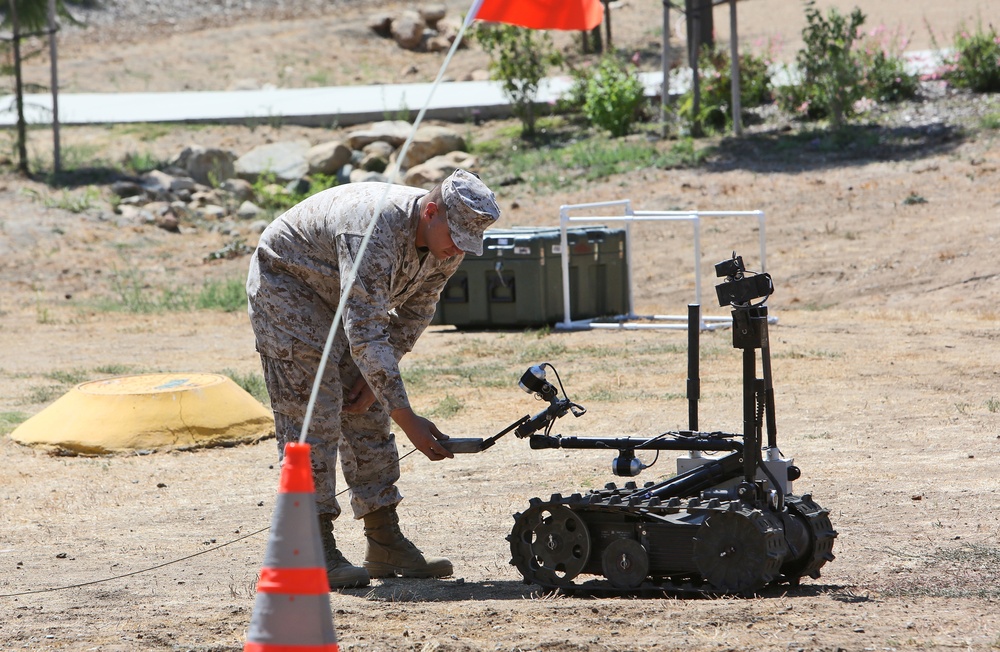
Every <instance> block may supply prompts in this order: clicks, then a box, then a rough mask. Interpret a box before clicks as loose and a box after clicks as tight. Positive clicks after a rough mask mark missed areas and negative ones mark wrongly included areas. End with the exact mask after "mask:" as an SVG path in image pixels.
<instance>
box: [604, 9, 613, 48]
mask: <svg viewBox="0 0 1000 652" xmlns="http://www.w3.org/2000/svg"><path fill="white" fill-rule="evenodd" d="M604 32H605V34H607V39H606V40H607V42H608V52H613V51H614V50H613V48H612V47H611V0H604Z"/></svg>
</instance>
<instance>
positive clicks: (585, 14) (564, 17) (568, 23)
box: [476, 0, 604, 31]
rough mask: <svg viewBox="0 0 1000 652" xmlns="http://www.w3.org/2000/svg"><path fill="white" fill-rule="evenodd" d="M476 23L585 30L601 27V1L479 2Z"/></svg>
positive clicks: (536, 0)
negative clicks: (484, 21)
mask: <svg viewBox="0 0 1000 652" xmlns="http://www.w3.org/2000/svg"><path fill="white" fill-rule="evenodd" d="M476 18H477V19H478V20H486V21H491V22H494V23H508V24H510V25H520V26H521V27H529V28H531V29H564V30H576V31H586V30H590V29H594V28H595V27H597V26H598V25H600V24H601V20H602V19H603V18H604V7H603V6H602V5H601V0H482V4H481V6H480V8H479V11H478V12H476Z"/></svg>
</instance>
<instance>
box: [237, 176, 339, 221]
mask: <svg viewBox="0 0 1000 652" xmlns="http://www.w3.org/2000/svg"><path fill="white" fill-rule="evenodd" d="M306 178H307V180H308V181H309V187H308V189H305V190H304V191H299V190H296V189H294V188H293V189H289V187H288V186H282V185H281V184H279V183H277V180H276V178H275V176H274V174H272V173H270V172H268V173H266V174H262V175H260V176H259V177H257V180H256V181H254V184H253V192H254V197H256V199H257V205H258V206H260V207H261V208H263V209H264V210H266V211H269V212H271V213H278V212H284V211H286V210H288V209H289V208H291V207H292V206H295V205H296V204H298V203H299V202H300V201H302V200H303V199H305V198H307V197H310V196H312V195H315V194H316V193H318V192H321V191H323V190H326V189H327V188H332V187H334V186H336V185H337V177H336V176H330V175H326V174H314V175H310V176H309V177H306Z"/></svg>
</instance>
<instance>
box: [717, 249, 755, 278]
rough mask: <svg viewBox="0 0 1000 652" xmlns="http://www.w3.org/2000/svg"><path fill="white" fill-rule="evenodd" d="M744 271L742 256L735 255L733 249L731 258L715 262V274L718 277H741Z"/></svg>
mask: <svg viewBox="0 0 1000 652" xmlns="http://www.w3.org/2000/svg"><path fill="white" fill-rule="evenodd" d="M746 271H747V268H746V266H744V265H743V256H737V255H736V252H735V251H734V252H733V257H732V258H730V259H728V260H724V261H722V262H721V263H716V264H715V275H716V276H718V277H720V278H721V277H723V276H724V277H726V278H730V279H734V278H741V277H742V276H743V273H744V272H746Z"/></svg>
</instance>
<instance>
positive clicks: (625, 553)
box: [451, 253, 837, 595]
mask: <svg viewBox="0 0 1000 652" xmlns="http://www.w3.org/2000/svg"><path fill="white" fill-rule="evenodd" d="M716 273H717V275H718V276H719V277H725V280H724V281H723V282H721V283H720V284H719V285H718V286H716V292H717V294H718V298H719V303H720V305H722V306H731V307H732V317H733V323H732V330H733V347H734V348H736V349H740V350H742V351H743V402H742V403H743V433H742V434H738V433H726V432H704V431H702V430H700V429H699V426H698V398H699V393H700V388H699V383H700V379H699V374H698V348H699V331H700V308H699V306H696V305H693V306H690V308H689V315H688V318H689V325H688V338H689V341H688V386H687V395H688V401H689V410H688V421H689V424H688V429H687V430H678V431H670V432H665V433H663V434H660V435H657V436H655V437H650V438H635V437H624V438H604V437H563V436H560V435H553V434H552V433H551V430H552V427H553V425H554V423H555V422H556V420H558V419H559V418H561V417H563V416H565V415H567V414H573V415H574V416H582V415H583V414H584V413H585V412H586V410H585V409H584V408H583V407H582V406H580V405H578V404H576V403H573V402H572V401H570V400H569V398H568V397H567V396H566V392H565V390H564V389H563V387H562V382H561V380H560V379H559V376H558V373H557V372H555V369H554V368H553V367H552V366H551V365H549V364H548V363H545V364H542V365H537V366H533V367H531V368H530V369H528V371H526V372H525V373H524V375H523V376H522V378H521V381H520V386H521V388H522V389H524V390H525V391H526V392H528V393H530V394H533V395H535V396H536V397H537V398H539V399H541V400H543V401H545V402H547V403H548V406H547V407H546V408H545V409H544V410H543V411H541V412H539V413H538V414H536V415H534V416H525V417H522V418H521V419H519V420H518V421H516V422H514V423H513V424H511V425H510V426H509V427H508V428H507V429H505V430H504V431H502V432H500V433H498V434H497V435H495V436H494V437H492V438H490V439H486V440H481V439H476V440H453V443H452V444H451V445H452V446H453V447H454V448H453V450H455V451H456V452H475V451H479V450H484V449H486V448H489V447H490V446H492V445H493V443H495V442H496V440H497V439H498V438H499V437H501V436H503V435H505V434H507V433H509V432H511V431H513V432H514V433H515V435H516V436H518V437H521V438H526V439H528V441H529V444H530V446H531V448H532V449H536V450H543V449H591V450H594V449H596V450H607V451H614V452H616V453H617V456H616V457H615V458H614V460H613V462H612V471H613V472H614V474H615V475H616V476H622V477H635V476H637V475H638V474H639V473H640V472H642V470H643V469H645V468H647V466H646V465H645V464H644V463H643V462H642V461H641V460H640V458H639V457H638V456H637V453H651V454H655V455H656V456H657V458H658V456H659V454H660V452H661V451H683V454H682V455H681V456H680V457H679V458H678V459H677V474H676V475H675V476H673V477H671V478H669V479H665V480H660V481H657V482H646V483H645V484H643V485H641V486H640V485H638V484H637V483H636V482H635V481H628V482H625V483H624V485H623V486H617V485H616V484H614V483H611V484H608V485H607V486H606V487H605V488H604V489H601V490H591V491H590V492H589V493H585V494H584V493H574V494H572V495H570V496H563V495H561V494H554V495H552V496H551V497H549V498H547V499H543V498H533V499H532V500H531V501H529V505H528V508H527V509H526V510H525V511H524V512H522V513H518V514H515V515H514V527H513V530H512V531H511V533H510V536H509V537H508V540H509V542H510V551H511V557H512V558H511V564H513V565H514V566H516V567H517V569H518V571H520V573H521V575H522V576H523V577H524V581H525V582H526V583H529V584H536V585H538V586H540V587H542V588H544V589H547V590H559V591H561V592H563V593H588V594H596V595H642V594H660V595H662V594H664V593H674V594H697V595H724V594H743V595H747V594H753V593H755V592H758V591H759V590H761V589H762V588H764V587H765V586H767V585H769V584H774V583H786V584H790V585H792V586H797V585H798V584H799V582H800V580H801V578H803V577H807V576H808V577H810V578H813V579H815V578H818V577H819V575H820V569H821V568H822V567H823V565H824V564H826V563H827V562H828V561H832V560H833V558H834V555H833V542H834V539H835V538H836V536H837V533H836V531H835V530H834V529H833V527H832V525H831V523H830V519H829V516H828V510H826V509H823V508H822V507H820V506H819V505H818V504H817V503H816V502H815V501H814V500H813V499H812V496H811V495H810V494H803V495H796V494H794V493H793V491H792V483H793V481H795V480H797V479H798V478H799V477H800V470H799V468H798V467H796V466H795V465H794V464H793V460H792V459H790V458H786V457H784V456H783V455H782V453H781V451H780V450H779V449H778V442H777V430H776V427H775V416H774V389H773V384H772V378H771V361H770V344H769V340H768V328H767V327H768V318H767V307H766V306H765V305H764V304H765V303H766V301H767V298H768V297H769V296H770V295H771V294H772V293H773V291H774V287H773V284H772V281H771V277H770V276H769V275H768V274H756V273H753V272H748V271H747V270H746V268H745V266H744V264H743V260H742V258H741V257H739V256H736V254H735V253H734V254H733V257H732V259H729V260H725V261H723V262H721V263H719V264H718V265H716ZM757 351H760V363H761V364H760V374H761V376H760V377H758V375H757V373H758V366H757ZM546 369H549V370H550V371H552V372H553V374H554V375H555V380H556V382H557V383H558V385H559V389H556V387H555V386H554V385H553V384H552V383H550V382H549V381H548V379H547V377H546ZM765 429H766V435H767V438H766V441H764V433H765ZM644 457H648V455H644ZM654 461H655V459H654ZM651 465H652V464H650V465H649V466H651Z"/></svg>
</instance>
